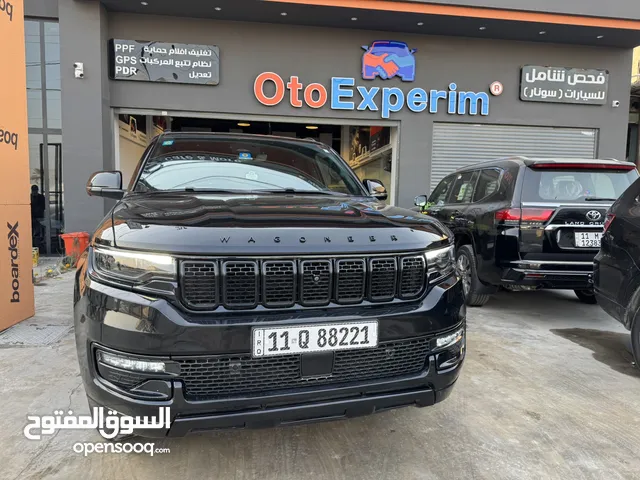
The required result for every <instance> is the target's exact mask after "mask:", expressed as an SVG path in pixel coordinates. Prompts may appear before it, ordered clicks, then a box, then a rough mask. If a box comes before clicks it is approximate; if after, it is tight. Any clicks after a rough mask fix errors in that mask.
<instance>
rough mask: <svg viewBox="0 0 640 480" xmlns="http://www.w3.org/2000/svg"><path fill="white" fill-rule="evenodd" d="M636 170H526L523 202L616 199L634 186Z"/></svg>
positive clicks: (636, 176) (636, 175)
mask: <svg viewBox="0 0 640 480" xmlns="http://www.w3.org/2000/svg"><path fill="white" fill-rule="evenodd" d="M636 178H638V173H637V171H636V170H631V171H621V170H597V171H595V170H593V171H590V170H581V171H569V170H532V169H530V168H527V169H526V174H525V177H524V185H523V190H522V200H523V201H528V202H539V201H543V202H554V201H565V202H585V203H586V202H590V201H598V200H603V201H604V200H616V199H617V198H618V197H619V196H620V195H622V194H623V193H624V191H625V190H626V189H627V187H629V185H631V184H632V183H633V182H634V181H635V180H636Z"/></svg>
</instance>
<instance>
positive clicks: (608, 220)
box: [602, 213, 616, 233]
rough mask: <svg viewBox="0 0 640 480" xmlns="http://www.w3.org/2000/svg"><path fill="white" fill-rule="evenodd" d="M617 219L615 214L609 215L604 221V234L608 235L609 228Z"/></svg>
mask: <svg viewBox="0 0 640 480" xmlns="http://www.w3.org/2000/svg"><path fill="white" fill-rule="evenodd" d="M615 219H616V216H615V215H614V214H613V213H607V218H605V220H604V231H603V232H602V233H607V230H609V227H610V226H611V224H612V223H613V221H614V220H615Z"/></svg>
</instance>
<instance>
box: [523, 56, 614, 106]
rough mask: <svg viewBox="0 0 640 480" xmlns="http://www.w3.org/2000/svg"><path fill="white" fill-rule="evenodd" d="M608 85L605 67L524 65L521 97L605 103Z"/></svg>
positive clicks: (536, 100) (532, 100)
mask: <svg viewBox="0 0 640 480" xmlns="http://www.w3.org/2000/svg"><path fill="white" fill-rule="evenodd" d="M608 87H609V72H608V71H606V70H595V69H589V70H581V69H578V68H564V67H540V66H533V65H526V66H524V67H522V76H521V78H520V100H524V101H529V102H553V103H582V104H586V105H604V104H605V103H606V102H607V90H608Z"/></svg>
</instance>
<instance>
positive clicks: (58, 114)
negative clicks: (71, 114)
mask: <svg viewBox="0 0 640 480" xmlns="http://www.w3.org/2000/svg"><path fill="white" fill-rule="evenodd" d="M47 128H62V98H61V92H60V90H49V89H47Z"/></svg>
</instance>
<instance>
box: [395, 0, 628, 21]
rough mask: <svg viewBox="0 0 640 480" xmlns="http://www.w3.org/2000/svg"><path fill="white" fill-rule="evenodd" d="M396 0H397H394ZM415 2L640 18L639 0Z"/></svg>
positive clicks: (446, 0) (418, 0)
mask: <svg viewBox="0 0 640 480" xmlns="http://www.w3.org/2000/svg"><path fill="white" fill-rule="evenodd" d="M394 1H395V0H394ZM397 1H407V0H397ZM408 1H410V2H415V3H440V4H443V5H460V6H465V7H479V8H503V9H506V10H523V11H531V12H544V13H561V14H568V15H585V16H590V17H609V18H626V19H636V20H638V19H640V6H638V0H608V1H606V2H603V1H602V0H561V1H558V0H531V1H528V2H524V1H522V0H484V1H480V0H439V1H433V0H408Z"/></svg>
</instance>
